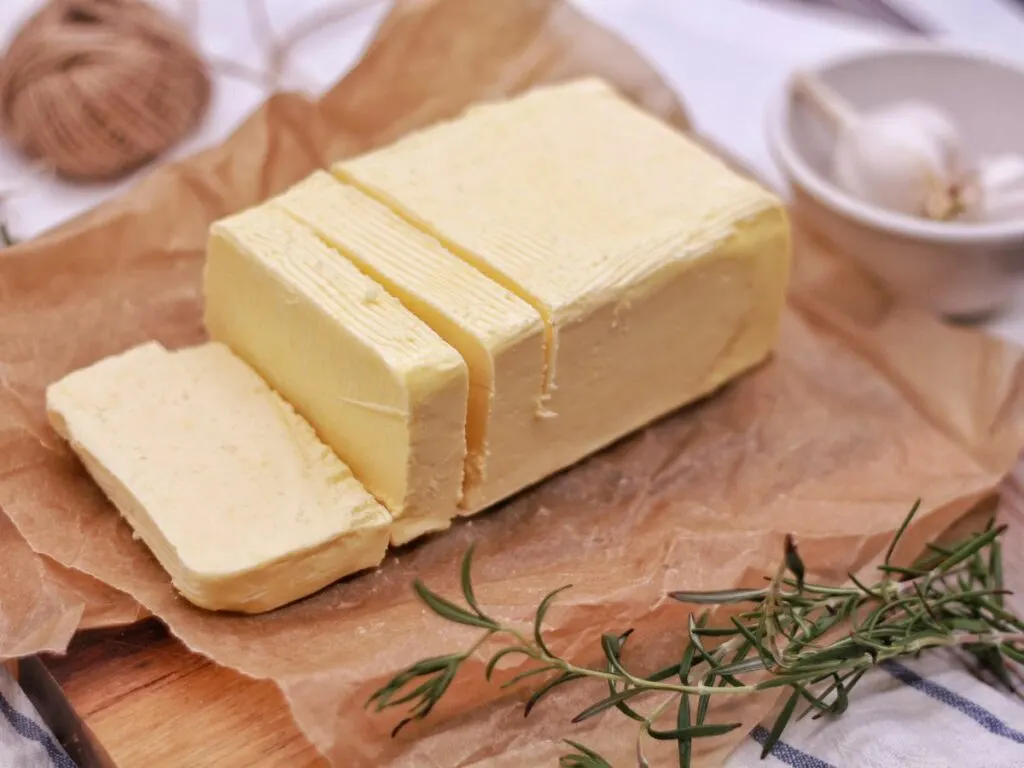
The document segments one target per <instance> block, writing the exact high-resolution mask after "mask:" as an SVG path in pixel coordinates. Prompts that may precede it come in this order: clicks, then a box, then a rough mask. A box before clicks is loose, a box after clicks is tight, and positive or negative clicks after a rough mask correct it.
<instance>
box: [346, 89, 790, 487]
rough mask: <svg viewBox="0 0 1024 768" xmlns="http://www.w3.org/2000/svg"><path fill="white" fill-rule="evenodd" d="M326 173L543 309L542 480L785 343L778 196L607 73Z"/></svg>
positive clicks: (784, 248) (783, 244)
mask: <svg viewBox="0 0 1024 768" xmlns="http://www.w3.org/2000/svg"><path fill="white" fill-rule="evenodd" d="M332 171H333V172H334V173H335V174H336V175H337V176H338V177H339V178H341V179H343V180H344V181H346V182H348V183H351V184H353V185H355V186H357V187H358V188H360V189H361V190H363V191H364V192H366V193H367V194H369V195H370V196H372V197H374V198H376V199H378V200H380V201H381V202H383V203H384V204H386V205H388V206H389V207H390V208H392V210H394V211H395V212H396V213H398V214H399V215H401V216H402V217H403V218H405V219H406V220H408V221H409V222H411V223H413V224H414V225H415V226H417V227H418V228H420V229H421V230H422V231H424V232H426V233H429V234H430V235H431V236H433V237H435V238H436V239H438V240H439V241H440V242H441V243H443V244H444V245H445V247H446V248H448V249H449V250H450V251H452V252H453V253H455V254H457V255H458V256H459V257H460V258H462V259H463V260H465V261H466V262H468V263H469V264H472V265H473V266H474V267H476V268H478V269H479V270H480V271H481V272H483V273H484V274H486V275H487V276H489V277H490V278H492V279H493V280H495V281H496V282H498V283H499V284H501V285H503V286H504V287H506V288H508V289H509V290H511V291H513V292H515V293H516V294H517V295H518V296H520V297H521V298H522V299H523V300H524V301H526V302H528V303H529V304H530V305H531V306H533V307H534V308H535V309H536V310H537V311H538V312H539V313H540V315H541V316H542V317H543V318H544V321H545V324H546V337H547V338H546V345H545V349H546V351H545V374H544V380H545V397H546V398H547V400H546V407H547V409H548V411H549V413H550V415H552V416H553V418H549V419H547V420H546V421H545V422H544V423H543V424H542V425H541V426H539V427H536V428H535V429H534V430H533V432H532V434H533V436H534V440H535V445H536V448H535V451H534V456H535V457H536V459H535V463H534V464H533V471H535V472H536V473H538V474H539V475H543V474H550V473H551V472H553V471H556V470H558V469H561V468H563V467H565V466H568V465H569V464H571V463H573V462H575V461H577V460H579V459H581V458H583V457H584V456H587V455H588V454H590V453H591V452H593V451H595V450H597V449H598V448H600V447H602V446H604V445H606V444H608V443H610V442H612V441H613V440H615V439H617V438H619V437H621V436H623V435H624V434H626V433H628V432H631V431H632V430H634V429H636V428H638V427H640V426H642V425H643V424H645V423H647V422H649V421H651V420H653V419H655V418H658V417H660V416H662V415H664V414H665V413H667V412H669V411H671V410H673V409H675V408H677V407H679V406H681V405H683V404H685V403H689V402H691V401H693V400H695V399H697V398H699V397H701V396H703V395H706V394H708V393H710V392H712V391H714V390H715V389H717V388H718V387H720V386H721V385H722V384H724V383H725V382H727V381H729V380H730V379H732V378H734V377H735V376H737V375H739V374H740V373H742V372H744V371H746V370H748V369H750V368H751V367H752V366H754V365H756V364H758V363H759V362H761V361H762V360H764V359H765V358H766V356H768V355H769V353H770V351H771V349H772V347H773V345H774V343H775V339H776V336H777V329H778V323H779V317H780V314H781V311H782V308H783V304H784V294H785V288H786V283H787V279H788V272H789V258H790V256H789V254H790V245H789V224H788V221H787V217H786V214H785V212H784V208H783V206H782V204H781V203H780V201H779V200H778V199H777V198H776V197H775V196H773V195H772V194H770V193H769V192H767V191H766V190H764V189H763V188H762V187H760V186H759V185H757V184H755V183H753V182H751V181H749V180H747V179H745V178H743V177H741V176H740V175H738V174H736V173H734V172H733V171H732V170H730V169H729V168H728V167H726V165H725V164H724V163H722V162H721V161H720V160H718V159H717V158H715V157H714V156H712V155H711V154H710V153H708V152H706V151H705V150H704V149H702V148H701V147H700V146H699V145H697V144H696V143H695V142H693V141H692V140H690V139H689V138H687V137H686V136H684V135H682V134H681V133H679V132H677V131H675V130H674V129H672V128H671V127H669V126H667V125H665V124H664V123H662V122H660V121H658V120H657V119H655V118H654V117H652V116H650V115H648V114H647V113H645V112H643V111H641V110H639V109H637V108H636V107H634V106H633V105H631V104H630V103H629V102H627V101H626V100H625V99H623V98H621V97H620V96H619V95H618V94H616V93H615V92H614V91H613V90H612V89H611V88H610V87H609V86H607V85H606V84H605V83H603V82H601V81H599V80H594V79H587V80H581V81H576V82H572V83H568V84H563V85H557V86H548V87H543V88H538V89H536V90H534V91H531V92H529V93H527V94H525V95H523V96H520V97H517V98H514V99H511V100H508V101H504V102H494V103H489V104H483V105H480V106H476V107H473V108H471V109H469V110H468V111H467V112H466V113H465V114H464V115H462V116H460V117H458V118H457V119H454V120H451V121H448V122H444V123H440V124H437V125H435V126H433V127H430V128H427V129H425V130H423V131H420V132H418V133H415V134H412V135H409V136H407V137H405V138H403V139H400V140H399V141H397V142H396V143H394V144H392V145H390V146H387V147H384V148H381V149H379V150H375V151H373V152H370V153H368V154H366V155H363V156H360V157H357V158H353V159H349V160H345V161H342V162H339V163H337V164H336V165H334V166H333V168H332ZM538 479H539V478H538Z"/></svg>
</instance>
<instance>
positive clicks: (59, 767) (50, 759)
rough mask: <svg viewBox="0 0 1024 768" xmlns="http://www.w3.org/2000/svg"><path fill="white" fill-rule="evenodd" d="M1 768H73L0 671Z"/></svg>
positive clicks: (15, 686) (0, 669)
mask: <svg viewBox="0 0 1024 768" xmlns="http://www.w3.org/2000/svg"><path fill="white" fill-rule="evenodd" d="M0 768H75V763H74V762H73V761H72V760H71V758H70V757H68V755H67V753H66V752H65V751H64V748H63V747H61V745H60V743H59V742H58V741H57V739H56V738H54V735H53V734H52V733H51V732H50V729H49V728H48V727H47V726H46V724H45V723H44V722H43V720H42V718H40V717H39V713H38V712H36V709H35V707H33V706H32V702H30V701H29V700H28V697H26V696H25V693H24V692H23V691H22V690H21V688H20V687H18V684H17V683H16V682H15V681H14V678H13V677H11V675H10V673H9V672H8V671H7V670H6V669H4V668H3V667H0Z"/></svg>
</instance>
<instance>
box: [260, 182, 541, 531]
mask: <svg viewBox="0 0 1024 768" xmlns="http://www.w3.org/2000/svg"><path fill="white" fill-rule="evenodd" d="M271 205H273V206H275V207H278V208H280V209H281V210H284V211H286V212H287V213H289V214H290V215H291V216H293V217H294V218H295V219H297V220H299V221H302V222H303V223H305V224H306V225H308V226H309V227H310V228H311V229H312V230H313V231H314V232H316V233H317V235H318V236H320V237H321V238H323V239H324V240H325V242H327V243H328V244H330V245H331V246H332V247H334V248H336V249H337V250H338V251H339V252H340V253H341V254H342V255H343V256H344V257H347V258H348V259H350V260H351V261H352V263H353V264H355V265H356V266H357V267H358V268H359V269H361V270H362V271H363V272H365V273H366V274H367V275H368V276H370V277H371V278H373V279H374V280H376V281H377V282H378V283H380V284H381V285H382V286H383V287H384V288H385V289H386V290H387V291H388V292H389V293H391V294H392V295H394V296H395V297H396V298H398V299H399V300H400V301H402V303H403V304H404V305H405V306H406V307H407V308H408V309H409V310H410V311H412V312H414V313H415V314H416V315H417V316H419V317H420V318H421V319H422V320H424V321H425V322H426V323H427V324H428V325H430V327H431V328H433V329H434V330H435V331H436V332H437V333H438V334H439V335H440V336H441V337H442V338H444V339H445V341H447V342H448V343H449V344H450V345H451V346H452V347H454V348H455V349H456V350H458V351H459V353H461V355H462V357H463V358H464V359H465V361H466V363H467V365H468V367H469V380H470V390H469V409H468V413H467V421H466V442H467V461H466V485H465V496H464V498H463V503H462V505H463V507H464V509H466V510H467V511H476V510H479V509H482V508H483V507H486V506H488V505H490V504H491V503H493V502H495V501H497V500H499V499H502V498H504V497H506V496H508V495H510V494H511V493H513V492H515V491H517V490H519V489H520V488H522V487H523V486H524V485H526V484H528V483H530V482H532V481H534V480H536V479H537V478H536V476H535V473H533V474H531V472H530V464H531V457H530V456H529V455H528V454H529V452H531V451H536V450H537V445H536V444H535V443H534V442H533V441H532V440H531V430H532V424H533V421H534V414H535V412H536V411H537V409H538V407H539V406H540V396H541V385H542V376H541V371H542V368H543V363H544V322H543V320H542V319H541V317H540V315H539V314H538V313H537V311H536V310H534V309H533V308H532V307H531V306H530V305H529V304H527V303H526V302H525V301H523V300H522V299H520V298H519V297H517V296H516V295H515V294H514V293H512V292H511V291H508V290H506V289H504V288H502V287H501V286H500V285H498V284H497V283H495V282H494V281H493V280H490V279H489V278H487V277H486V276H484V275H483V273H481V272H480V271H478V270H476V269H475V268H473V267H471V266H470V265H468V264H466V263H465V262H463V261H462V260H461V259H459V258H458V257H457V256H454V255H453V254H451V253H450V252H448V251H447V250H446V249H445V248H444V247H443V246H442V245H440V243H438V242H437V241H436V240H435V239H434V238H432V237H430V236H428V235H425V234H423V233H422V232H420V231H419V230H417V229H416V228H415V227H413V226H411V225H410V224H408V223H407V222H405V221H404V220H402V219H401V218H400V217H398V216H397V215H395V214H394V213H393V212H391V211H390V210H389V209H388V208H386V207H385V206H383V205H381V204H380V203H378V202H376V201H374V200H372V199H371V198H369V197H367V196H366V195H364V194H363V193H361V192H359V191H358V190H356V189H355V188H354V187H351V186H348V185H346V184H342V183H340V182H339V181H337V180H336V179H334V178H333V177H332V176H331V175H330V174H328V173H326V172H323V171H318V172H316V173H314V174H312V175H311V176H310V177H309V178H307V179H306V180H305V181H303V182H301V183H299V184H297V185H296V186H294V187H293V188H292V189H290V190H288V191H287V192H286V193H285V194H283V195H281V196H280V197H278V198H276V199H274V200H272V201H271ZM524 451H525V452H526V454H527V455H524Z"/></svg>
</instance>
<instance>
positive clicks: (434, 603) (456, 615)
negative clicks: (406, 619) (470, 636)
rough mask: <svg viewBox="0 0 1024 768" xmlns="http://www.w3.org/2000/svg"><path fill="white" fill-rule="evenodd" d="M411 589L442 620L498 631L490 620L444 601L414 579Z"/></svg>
mask: <svg viewBox="0 0 1024 768" xmlns="http://www.w3.org/2000/svg"><path fill="white" fill-rule="evenodd" d="M412 588H413V589H414V590H415V591H416V594H417V595H418V596H419V598H420V600H422V601H423V602H424V603H426V605H427V607H428V608H430V610H432V611H433V612H434V613H436V614H437V615H438V616H440V617H441V618H442V619H447V620H448V621H452V622H455V623H456V624H465V625H467V626H471V627H482V628H484V629H492V630H496V629H498V625H497V624H496V623H495V622H494V621H492V620H491V619H486V618H483V617H481V616H477V615H476V614H474V613H470V612H469V611H467V610H465V609H464V608H460V607H459V606H457V605H456V604H455V603H453V602H451V601H450V600H446V599H445V598H443V597H441V596H440V595H439V594H437V593H436V592H432V591H430V589H428V588H427V586H426V585H425V584H424V583H423V582H422V581H420V580H419V579H416V581H414V582H413V583H412Z"/></svg>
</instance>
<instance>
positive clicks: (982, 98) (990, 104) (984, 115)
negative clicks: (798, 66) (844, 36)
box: [768, 42, 1024, 317]
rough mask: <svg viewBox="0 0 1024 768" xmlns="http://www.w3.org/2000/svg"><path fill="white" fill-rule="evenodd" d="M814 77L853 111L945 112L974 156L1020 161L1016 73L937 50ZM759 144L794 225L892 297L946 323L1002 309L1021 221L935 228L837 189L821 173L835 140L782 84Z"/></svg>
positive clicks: (1019, 69)
mask: <svg viewBox="0 0 1024 768" xmlns="http://www.w3.org/2000/svg"><path fill="white" fill-rule="evenodd" d="M813 71H814V72H815V73H816V74H817V75H818V76H819V77H820V78H821V79H822V80H823V81H824V82H825V83H826V84H827V85H829V86H831V87H832V88H834V89H835V90H836V91H837V92H838V93H839V94H841V95H842V96H844V97H845V98H846V99H848V100H849V101H850V102H851V103H852V104H853V105H854V106H855V107H863V108H871V107H877V106H881V105H882V104H886V103H891V102H893V101H898V100H902V99H908V98H912V99H922V100H925V101H929V102H931V103H933V104H935V105H936V106H938V107H939V108H940V109H942V110H944V111H945V112H946V113H947V114H949V115H950V117H951V118H952V119H953V120H954V121H955V122H956V123H957V125H958V126H959V128H960V130H961V132H962V134H963V138H964V140H965V143H966V147H967V149H968V151H969V152H971V153H975V154H989V153H1004V152H1012V153H1018V154H1021V155H1024V66H1022V65H1020V64H1016V63H1012V62H1009V61H1003V60H999V59H996V58H992V57H989V56H987V55H984V54H979V53H975V52H970V51H965V50H957V49H952V48H950V47H948V46H945V45H941V44H937V43H924V42H922V43H917V42H914V43H901V44H897V45H894V46H887V47H883V48H876V49H869V50H865V51H861V52H858V53H853V54H846V55H843V56H839V57H836V58H834V59H831V60H829V61H826V62H823V63H820V64H819V65H818V66H816V67H814V68H813ZM768 134H769V143H770V146H771V150H772V153H773V155H774V157H775V160H776V162H777V163H778V164H779V166H780V167H781V168H782V170H783V172H784V173H785V175H786V176H787V178H788V180H789V182H790V184H791V186H792V191H793V204H794V210H795V213H796V215H797V216H798V217H799V218H801V219H805V220H806V221H807V222H808V223H809V224H810V225H811V226H813V227H814V228H816V229H818V230H819V231H821V232H822V233H823V234H825V235H826V236H827V237H828V238H829V239H830V240H831V241H832V242H833V243H834V244H835V245H836V246H838V247H839V248H841V249H842V250H843V251H844V252H846V253H847V254H849V255H850V256H852V257H854V258H856V259H858V260H859V261H860V262H861V263H862V264H864V266H866V267H867V268H868V269H869V270H871V271H872V272H874V273H875V274H876V275H877V276H878V277H879V278H881V279H882V280H883V281H884V282H886V283H888V284H889V285H890V287H891V288H892V289H893V290H894V291H896V292H897V293H899V294H901V295H903V296H904V297H906V298H909V299H911V300H912V301H915V302H916V303H918V304H921V305H924V306H926V307H928V308H930V309H932V310H934V311H936V312H939V313H941V314H944V315H947V316H956V317H970V316H976V315H981V314H985V313H988V312H990V311H992V310H994V309H996V308H998V307H999V306H1000V305H1002V304H1004V303H1005V302H1006V300H1007V299H1008V298H1009V296H1010V294H1011V292H1012V284H1013V281H1012V280H1011V279H1010V274H1011V273H1012V272H1013V271H1014V269H1015V268H1016V269H1020V268H1021V265H1024V220H1021V221H1012V222H1001V223H992V224H987V223H983V224H970V223H951V222H933V221H928V220H925V219H919V218H913V217H910V216H905V215H902V214H897V213H892V212H889V211H886V210H884V209H882V208H879V207H877V206H874V205H871V204H870V203H866V202H864V201H862V200H860V199H858V198H856V197H854V196H852V195H850V194H848V193H846V192H844V191H843V190H841V189H840V188H839V187H837V186H836V185H835V184H833V183H832V181H831V180H830V179H829V176H828V173H827V168H828V158H829V156H830V148H831V143H832V141H833V135H832V134H831V132H830V130H829V129H828V126H827V124H826V123H825V122H824V121H822V120H821V119H820V117H819V115H818V114H817V113H816V112H815V111H814V108H813V107H811V106H808V105H806V104H805V103H804V101H803V100H802V99H797V98H795V97H794V89H793V86H792V82H789V83H787V84H786V87H785V89H784V90H783V92H782V93H781V94H780V95H779V97H778V98H777V100H776V101H775V103H774V104H773V105H772V108H771V110H770V112H769V115H768Z"/></svg>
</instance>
